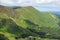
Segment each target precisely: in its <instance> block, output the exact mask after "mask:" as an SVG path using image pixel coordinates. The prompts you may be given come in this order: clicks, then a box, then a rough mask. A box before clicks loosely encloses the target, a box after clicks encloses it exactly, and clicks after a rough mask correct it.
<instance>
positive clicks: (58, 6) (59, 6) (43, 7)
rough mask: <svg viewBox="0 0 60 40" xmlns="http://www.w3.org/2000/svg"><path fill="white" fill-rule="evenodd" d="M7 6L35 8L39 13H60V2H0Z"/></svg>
mask: <svg viewBox="0 0 60 40" xmlns="http://www.w3.org/2000/svg"><path fill="white" fill-rule="evenodd" d="M0 5H5V6H23V7H24V6H33V7H35V8H36V9H38V10H39V11H44V12H60V0H0Z"/></svg>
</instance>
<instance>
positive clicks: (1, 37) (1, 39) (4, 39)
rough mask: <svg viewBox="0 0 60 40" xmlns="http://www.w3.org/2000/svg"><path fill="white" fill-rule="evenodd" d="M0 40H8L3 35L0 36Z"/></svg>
mask: <svg viewBox="0 0 60 40" xmlns="http://www.w3.org/2000/svg"><path fill="white" fill-rule="evenodd" d="M0 40H9V39H8V38H7V37H5V36H4V35H3V34H0Z"/></svg>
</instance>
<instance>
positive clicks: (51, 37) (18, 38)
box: [0, 5, 60, 40]
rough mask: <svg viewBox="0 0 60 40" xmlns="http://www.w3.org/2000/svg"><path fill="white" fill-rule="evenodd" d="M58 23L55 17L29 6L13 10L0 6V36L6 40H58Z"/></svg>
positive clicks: (59, 35) (59, 36) (59, 28)
mask: <svg viewBox="0 0 60 40" xmlns="http://www.w3.org/2000/svg"><path fill="white" fill-rule="evenodd" d="M58 22H59V19H58V18H57V17H56V15H54V14H52V13H49V12H39V11H38V10H36V9H35V8H33V7H31V6H29V7H21V8H17V9H13V8H9V7H5V6H1V5H0V34H3V35H4V36H6V37H7V39H6V40H8V39H9V40H29V39H30V38H29V37H30V36H32V39H34V40H35V39H36V40H59V38H60V32H59V30H60V27H59V25H58ZM0 39H1V40H2V37H0ZM30 40H31V39H30Z"/></svg>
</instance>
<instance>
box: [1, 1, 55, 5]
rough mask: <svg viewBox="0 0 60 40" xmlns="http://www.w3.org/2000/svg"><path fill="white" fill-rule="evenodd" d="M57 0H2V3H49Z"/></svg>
mask: <svg viewBox="0 0 60 40" xmlns="http://www.w3.org/2000/svg"><path fill="white" fill-rule="evenodd" d="M54 1H56V0H17V2H14V1H13V0H0V4H2V3H5V4H4V5H6V4H9V5H18V4H19V5H21V4H22V5H35V4H47V3H51V2H54Z"/></svg>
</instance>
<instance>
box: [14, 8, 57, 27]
mask: <svg viewBox="0 0 60 40" xmlns="http://www.w3.org/2000/svg"><path fill="white" fill-rule="evenodd" d="M15 11H16V16H15V17H14V19H15V20H16V22H17V23H18V24H21V26H22V25H25V27H26V26H27V25H26V23H25V22H24V20H30V21H32V22H33V23H35V24H38V25H40V26H46V27H58V25H57V22H58V20H57V18H56V16H55V15H53V14H51V13H48V12H46V13H44V12H39V11H38V10H36V9H35V8H33V7H24V8H18V9H15ZM20 20H21V21H20ZM21 22H22V23H21ZM24 23H25V24H24Z"/></svg>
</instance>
